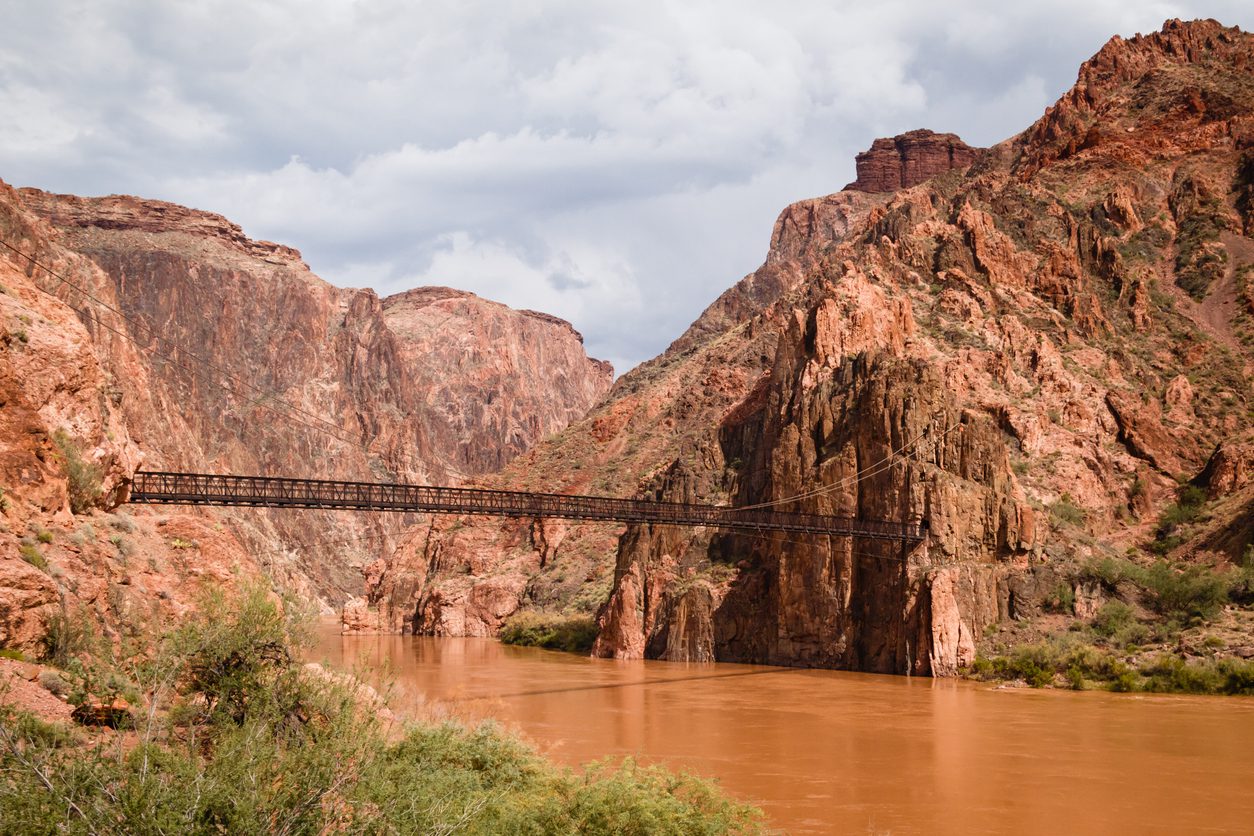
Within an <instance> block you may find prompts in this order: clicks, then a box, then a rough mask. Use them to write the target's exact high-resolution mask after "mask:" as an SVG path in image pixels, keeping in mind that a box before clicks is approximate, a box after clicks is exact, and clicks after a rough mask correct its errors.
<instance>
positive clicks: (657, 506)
mask: <svg viewBox="0 0 1254 836" xmlns="http://www.w3.org/2000/svg"><path fill="white" fill-rule="evenodd" d="M130 501H131V502H144V503H155V504H165V505H234V506H239V505H246V506H262V507H268V508H328V509H343V510H351V511H414V512H423V513H444V514H485V515H494V516H505V517H523V518H530V517H554V518H561V519H573V520H602V521H606V522H626V523H655V524H663V525H683V526H709V527H712V528H724V529H741V530H751V531H796V532H804V533H808V534H830V535H835V536H841V537H867V538H872V539H876V540H892V541H898V542H904V543H907V544H910V545H913V544H915V543H918V542H920V541H921V540H922V539H923V536H924V529H923V528H922V527H921V526H917V525H910V524H907V523H896V522H883V521H879V520H857V519H851V518H848V517H833V516H826V515H823V514H804V513H791V512H785V511H775V510H770V509H763V508H755V509H741V508H731V507H726V506H718V505H689V504H685V503H678V502H650V501H648V500H642V499H615V498H612V497H604V496H578V495H573V496H572V495H566V494H549V493H522V492H519V491H494V490H481V489H477V488H446V487H431V486H426V485H396V484H386V483H374V482H341V481H332V480H324V479H286V478H279V477H271V476H221V475H212V474H207V473H169V472H140V473H136V474H135V481H134V484H133V485H132V486H131V493H130Z"/></svg>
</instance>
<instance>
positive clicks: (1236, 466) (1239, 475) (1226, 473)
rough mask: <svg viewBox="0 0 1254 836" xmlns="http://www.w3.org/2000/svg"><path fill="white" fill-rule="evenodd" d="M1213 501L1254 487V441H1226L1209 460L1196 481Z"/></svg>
mask: <svg viewBox="0 0 1254 836" xmlns="http://www.w3.org/2000/svg"><path fill="white" fill-rule="evenodd" d="M1195 481H1196V482H1197V483H1198V484H1200V485H1203V486H1204V487H1205V488H1206V492H1207V494H1208V495H1209V496H1210V498H1211V499H1219V498H1221V497H1225V496H1230V495H1232V494H1235V493H1238V492H1240V491H1242V490H1244V489H1246V488H1248V487H1250V486H1251V485H1254V441H1247V442H1245V443H1240V442H1237V441H1225V442H1224V443H1222V444H1220V445H1219V446H1218V447H1217V448H1216V449H1215V452H1214V453H1212V454H1211V457H1210V458H1209V459H1208V460H1207V462H1206V466H1205V467H1204V468H1202V472H1201V473H1199V474H1198V475H1197V479H1196V480H1195Z"/></svg>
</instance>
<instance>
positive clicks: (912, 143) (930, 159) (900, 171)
mask: <svg viewBox="0 0 1254 836" xmlns="http://www.w3.org/2000/svg"><path fill="white" fill-rule="evenodd" d="M982 150H983V149H980V148H972V147H971V146H970V145H967V144H966V143H965V142H963V141H962V140H961V139H959V138H958V136H957V135H956V134H938V133H934V132H932V131H929V130H926V129H922V130H917V131H910V132H908V133H904V134H900V135H899V136H894V137H887V138H883V139H877V140H875V142H873V143H871V147H870V148H869V149H868V150H866V151H863V152H862V153H861V154H858V156H857V157H855V158H854V161H855V163H856V165H857V171H858V179H857V180H854V181H853V182H852V183H850V184H849V185H848V186H845V190H846V191H858V192H895V191H897V190H898V189H908V188H910V187H911V186H916V185H918V184H919V183H922V182H924V181H925V180H931V179H932V178H933V177H935V176H936V175H938V174H943V173H945V172H946V171H949V170H950V169H951V168H966V167H967V166H969V165H971V163H973V162H975V159H976V157H978V156H979V154H980V152H981V151H982Z"/></svg>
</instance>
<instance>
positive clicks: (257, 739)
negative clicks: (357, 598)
mask: <svg viewBox="0 0 1254 836" xmlns="http://www.w3.org/2000/svg"><path fill="white" fill-rule="evenodd" d="M301 632H302V630H301V626H300V624H299V623H298V622H297V621H296V620H294V619H293V618H291V617H289V616H288V615H287V614H285V612H284V610H283V609H282V608H281V607H280V606H278V604H277V602H276V601H274V600H273V599H272V597H271V596H269V595H268V594H266V593H265V592H263V591H261V589H260V588H255V589H253V590H251V591H249V592H246V593H243V594H241V595H240V596H238V597H237V598H235V599H233V600H229V601H228V599H227V598H226V597H225V596H223V595H221V594H219V595H215V596H211V597H209V598H207V599H206V600H205V601H204V602H202V606H201V609H200V610H199V611H198V612H197V614H196V615H194V616H191V617H189V619H188V620H187V621H186V622H185V623H184V625H183V626H181V627H179V628H178V629H176V630H173V631H170V632H166V633H163V634H160V635H153V636H151V637H150V638H147V639H145V637H141V636H132V637H130V639H129V640H128V641H126V642H124V643H123V644H124V645H125V649H124V650H122V652H114V651H116V650H117V649H116V648H109V647H106V646H103V645H100V644H96V643H94V642H91V641H90V639H89V637H87V636H84V637H82V638H83V644H82V645H81V646H79V647H75V648H68V647H63V648H61V650H62V651H63V653H64V655H61V656H58V657H57V658H56V659H55V661H56V665H55V666H53V665H31V664H29V663H25V662H22V661H18V660H6V661H5V663H4V665H3V670H0V831H2V832H6V833H30V834H36V833H49V834H51V833H67V832H68V833H105V832H110V833H111V832H125V833H147V832H151V833H158V832H178V833H201V832H203V833H218V832H231V833H267V832H268V833H318V834H327V833H365V832H377V833H482V834H495V833H507V832H508V833H574V832H578V833H604V834H610V833H614V834H620V833H641V834H643V833H650V834H651V833H674V834H680V833H683V834H689V833H708V834H715V833H719V834H721V833H756V832H760V829H761V828H760V824H759V816H758V814H757V812H756V811H755V810H754V809H753V808H751V807H749V806H747V805H744V804H740V803H737V802H734V801H731V800H730V799H729V798H727V797H726V796H725V795H723V794H722V793H721V792H720V791H719V790H718V789H716V788H715V787H714V786H713V785H712V784H710V783H709V782H707V781H704V780H702V779H699V778H696V777H693V776H690V775H682V774H674V773H671V772H670V771H668V770H666V769H663V768H661V767H658V766H647V765H638V764H636V763H635V762H634V761H632V760H631V759H627V760H623V761H621V762H611V761H601V762H599V763H597V764H593V765H590V766H589V767H587V768H586V769H585V770H583V772H582V773H581V774H577V773H575V772H573V771H571V770H569V769H564V768H561V767H558V766H556V765H554V764H553V763H551V762H549V761H547V760H546V759H544V758H543V757H541V756H540V755H539V754H538V753H537V752H536V751H535V750H534V749H533V748H531V747H529V746H527V745H526V744H524V743H523V742H521V741H520V740H518V739H517V738H516V737H514V736H512V735H510V734H508V733H506V732H504V731H503V730H501V729H500V728H499V727H497V726H495V725H493V724H473V725H467V724H462V723H455V722H443V723H438V724H431V723H419V722H415V721H413V720H407V719H400V718H397V717H396V716H395V715H393V714H392V712H391V711H390V710H388V708H387V707H386V706H385V705H384V703H383V701H382V700H381V699H380V698H379V697H378V695H377V694H375V693H374V692H373V691H372V689H370V688H369V687H368V686H365V685H364V684H362V683H361V682H359V681H357V680H355V679H354V678H352V677H350V676H347V675H344V674H329V673H328V672H326V671H325V670H323V669H322V668H320V667H319V666H317V665H311V664H305V663H302V662H301V661H299V657H298V654H297V652H296V649H297V646H298V643H299V642H298V639H299V637H300V633H301ZM41 692H42V693H41ZM55 692H60V694H61V696H63V697H64V698H65V699H64V700H62V699H57V698H56V697H55V696H52V694H53V693H55ZM70 703H73V704H75V705H76V706H77V708H76V709H75V711H74V716H75V717H76V718H77V719H78V720H79V721H80V724H72V723H69V722H67V719H68V718H67V716H66V714H67V712H68V710H69V709H68V705H69V704H70ZM82 723H88V724H92V725H89V726H85V725H82Z"/></svg>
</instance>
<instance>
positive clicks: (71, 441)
mask: <svg viewBox="0 0 1254 836" xmlns="http://www.w3.org/2000/svg"><path fill="white" fill-rule="evenodd" d="M0 220H2V222H3V226H2V227H0V233H2V234H3V238H4V241H6V242H8V243H9V244H11V245H12V246H14V247H16V248H17V249H18V250H20V251H21V252H23V253H26V254H28V255H30V256H33V257H34V258H36V259H37V260H38V261H39V262H40V263H41V264H43V265H46V266H47V267H50V268H51V269H52V270H53V271H55V272H56V273H57V274H59V275H60V276H61V277H63V278H64V279H66V282H63V281H61V280H60V279H58V278H57V277H55V276H53V275H52V274H51V273H49V272H48V271H46V270H43V269H38V268H35V267H33V266H32V265H31V264H30V263H29V262H26V261H24V260H23V259H22V258H21V257H20V256H18V255H16V254H14V253H13V252H11V251H9V250H7V249H6V250H5V251H4V253H2V254H0V255H3V256H4V258H2V259H0V271H3V276H0V282H3V285H4V290H5V292H4V293H3V294H0V316H2V318H0V327H2V328H3V329H4V330H3V332H0V333H2V340H3V352H2V353H0V358H2V359H0V397H3V400H4V410H3V413H2V415H3V417H2V418H0V422H2V425H0V480H2V481H0V487H3V489H4V491H5V502H4V510H5V515H6V525H5V530H4V531H3V532H0V543H2V544H3V548H2V549H0V562H2V565H3V572H4V579H3V580H0V594H2V595H4V596H5V600H3V601H0V646H8V645H14V644H16V645H30V643H31V642H33V641H34V640H35V637H36V635H37V634H38V633H39V632H40V630H41V629H42V627H41V625H43V624H45V623H46V622H47V619H48V616H49V614H50V613H52V612H54V611H58V610H60V609H62V608H66V607H68V608H71V609H74V608H78V607H79V606H80V605H84V606H88V608H89V609H90V608H91V607H95V608H96V609H97V610H98V613H97V614H98V615H100V616H101V618H103V617H104V615H105V614H108V613H111V614H112V618H113V622H114V623H116V622H117V620H118V618H119V617H120V614H121V612H122V611H123V610H124V609H125V607H124V606H123V605H122V604H120V603H117V602H114V601H112V600H111V599H110V596H111V595H115V592H114V591H115V590H117V589H121V588H124V587H129V590H130V591H132V592H136V593H137V594H138V590H141V589H142V594H141V595H140V596H139V597H140V598H141V599H142V600H143V601H144V603H145V605H147V604H150V603H152V602H153V601H166V600H171V601H175V602H176V603H178V604H179V605H180V606H182V605H185V604H186V603H187V601H188V600H190V598H189V596H191V595H192V594H193V593H192V592H190V591H189V592H187V594H183V593H182V592H180V590H181V589H183V585H182V582H181V580H180V578H183V577H184V576H187V577H198V576H202V575H204V574H209V575H213V574H218V575H222V574H223V573H225V574H226V575H229V574H230V572H231V571H240V572H246V573H260V572H264V573H265V574H267V575H269V576H270V577H271V579H272V580H273V581H274V582H275V583H276V584H277V585H278V586H279V587H281V588H284V589H287V590H289V591H292V592H295V593H298V594H300V595H303V596H304V597H307V598H311V599H320V600H322V601H324V602H331V603H336V602H339V601H342V600H344V598H345V597H346V596H347V595H349V594H352V593H353V592H354V591H357V590H359V589H360V586H361V573H360V567H361V566H362V565H363V564H364V563H366V562H368V561H369V560H371V559H373V558H374V557H376V556H377V555H378V554H379V553H380V552H381V551H383V550H384V549H386V548H387V547H388V546H389V545H390V544H391V543H392V538H393V537H394V536H395V533H396V532H398V531H399V530H401V528H402V527H403V526H404V525H405V524H407V523H413V522H414V521H415V520H416V519H417V518H412V519H404V518H402V517H400V516H398V515H391V516H387V515H382V514H379V515H371V514H348V513H332V512H298V511H281V510H274V511H265V510H244V509H241V510H234V511H231V512H219V511H213V510H208V511H205V512H194V511H189V512H186V513H183V512H176V513H162V514H155V513H151V512H148V511H136V510H133V509H131V508H130V507H129V506H128V507H127V509H126V511H125V512H124V513H121V512H120V513H119V514H116V515H104V514H103V512H102V511H98V510H97V511H93V510H91V508H89V507H81V508H75V509H73V510H74V512H75V513H72V512H71V505H73V504H75V503H72V502H71V497H70V494H69V492H68V491H69V489H68V488H67V485H69V484H70V483H71V482H72V481H73V478H72V474H70V473H69V472H68V471H69V470H70V469H72V467H71V465H72V463H70V462H67V456H66V454H65V453H64V452H63V450H64V449H69V450H71V456H74V455H81V459H82V463H83V466H84V467H86V468H88V469H94V470H95V471H97V475H98V476H99V480H98V481H100V482H101V484H102V488H103V495H102V496H100V497H98V498H97V501H94V502H92V501H88V502H86V503H85V505H86V506H90V505H93V504H94V505H97V506H105V507H107V506H111V505H113V504H115V503H116V500H117V499H118V498H119V496H120V495H121V494H122V493H123V492H124V490H125V484H126V482H127V480H128V479H129V477H130V474H131V473H133V472H134V470H135V469H136V468H137V467H139V466H140V465H141V464H142V466H144V467H147V468H149V469H159V468H169V469H186V470H207V471H222V472H237V473H275V474H292V475H301V476H311V477H328V478H335V477H343V478H358V479H372V478H374V479H388V480H403V481H438V482H450V481H452V482H455V481H458V480H460V479H462V478H465V474H476V473H482V472H484V471H487V470H490V469H494V468H497V467H499V466H501V464H503V463H505V462H507V461H509V460H510V459H511V458H513V457H515V456H516V455H518V454H519V453H520V452H522V451H523V450H525V449H526V448H527V447H529V446H530V445H532V444H533V443H535V441H536V440H538V439H539V438H541V437H543V436H545V435H548V434H550V433H552V432H554V431H556V430H559V429H561V428H562V427H564V426H565V425H566V424H567V423H568V422H569V421H570V420H572V419H573V418H575V417H577V416H579V415H582V414H583V412H585V411H586V410H587V408H588V407H589V406H590V405H591V404H592V403H593V402H595V401H596V400H597V399H598V398H599V397H600V396H601V394H602V393H603V392H604V391H605V390H606V389H607V388H608V386H609V384H610V381H611V378H612V371H611V369H610V368H609V367H608V365H606V364H604V363H601V362H599V361H595V360H590V359H589V358H588V357H587V356H586V355H585V353H584V351H583V346H582V339H581V338H580V336H579V335H578V334H577V333H576V332H575V331H574V330H573V329H572V328H571V327H570V325H569V324H568V323H565V322H563V321H561V320H558V319H556V318H554V317H549V316H547V315H544V314H537V313H534V312H527V311H513V310H511V309H509V308H506V307H504V306H502V305H499V304H496V303H493V302H489V301H487V300H483V299H479V298H478V297H475V296H474V295H472V294H467V293H461V292H457V291H451V290H448V289H442V288H436V289H429V288H428V289H419V290H415V291H410V292H409V293H405V294H400V295H398V296H395V297H391V298H388V299H380V298H378V297H377V296H376V295H375V294H374V293H373V292H371V291H368V290H352V289H341V288H336V287H333V286H332V285H330V284H328V283H326V282H324V281H322V280H321V279H319V278H318V277H317V276H315V275H313V274H312V273H311V272H310V271H309V268H308V267H307V266H306V265H305V264H304V263H303V262H302V261H301V259H300V255H299V253H297V252H296V251H295V250H292V249H290V248H287V247H283V246H281V245H278V244H271V243H268V242H259V241H252V240H250V239H248V238H247V237H245V236H244V235H243V233H242V231H241V230H240V228H239V227H238V226H236V225H234V224H231V223H230V222H228V221H227V220H225V219H224V218H221V217H219V216H216V215H211V214H208V213H204V212H198V211H194V210H190V209H185V208H183V207H179V206H174V205H171V204H166V203H160V202H156V201H145V200H140V199H136V198H130V197H109V198H99V199H84V198H76V197H71V196H63V195H50V194H46V193H43V192H39V191H36V190H32V189H24V190H21V191H20V192H18V191H15V190H13V189H10V188H9V187H7V186H2V187H0ZM67 282H68V283H67ZM85 294H90V295H91V297H92V298H87V296H86V295H85ZM452 326H455V327H452ZM80 504H84V503H80ZM44 539H49V542H47V543H45V542H43V540H44ZM113 541H116V542H113ZM171 561H172V562H173V563H171ZM175 564H177V565H178V566H180V567H182V568H181V569H179V570H177V571H176V570H175V569H172V568H170V567H171V566H172V565H175ZM149 575H151V576H152V578H151V581H152V582H151V583H149V582H147V581H145V578H147V577H148V576H149ZM194 586H196V584H194V583H193V584H191V586H189V587H188V589H189V590H190V589H191V588H192V587H194ZM76 587H77V588H79V589H87V587H90V590H89V591H87V592H82V593H79V592H76V591H75V588H76ZM158 592H159V593H161V594H162V595H164V596H166V597H154V596H157V595H158ZM115 597H116V596H115ZM118 600H119V601H120V600H121V599H120V598H119V599H118ZM106 620H107V619H106ZM6 624H7V626H6Z"/></svg>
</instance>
